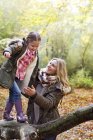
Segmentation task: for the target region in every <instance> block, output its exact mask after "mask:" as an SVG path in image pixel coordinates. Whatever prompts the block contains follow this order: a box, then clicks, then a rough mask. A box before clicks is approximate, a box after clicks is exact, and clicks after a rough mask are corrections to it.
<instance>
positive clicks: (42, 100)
mask: <svg viewBox="0 0 93 140" xmlns="http://www.w3.org/2000/svg"><path fill="white" fill-rule="evenodd" d="M24 91H25V93H26V94H27V95H29V96H30V97H31V98H32V99H33V100H34V102H35V103H36V104H37V105H39V106H40V107H41V108H43V109H50V108H53V107H55V106H57V105H58V103H59V101H60V99H62V97H63V94H62V93H61V91H60V89H56V90H55V91H53V92H51V93H48V94H47V95H46V96H45V97H44V96H42V95H39V94H37V93H36V91H35V88H34V87H32V88H29V87H28V88H25V89H24Z"/></svg>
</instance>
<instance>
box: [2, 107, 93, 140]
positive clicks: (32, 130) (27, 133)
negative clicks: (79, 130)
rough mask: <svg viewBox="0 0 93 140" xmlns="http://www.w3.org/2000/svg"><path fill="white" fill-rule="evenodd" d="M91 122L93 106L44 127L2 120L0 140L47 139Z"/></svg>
mask: <svg viewBox="0 0 93 140" xmlns="http://www.w3.org/2000/svg"><path fill="white" fill-rule="evenodd" d="M89 120H93V104H91V105H89V106H86V107H82V108H80V109H78V110H76V111H74V112H72V113H70V114H68V115H67V116H64V117H61V118H59V119H57V120H54V121H50V122H48V123H45V124H42V125H29V124H26V123H23V124H22V123H17V122H16V121H11V122H7V121H4V120H1V121H0V138H1V139H5V140H9V139H21V140H27V139H29V140H30V139H31V140H39V139H40V138H42V137H46V135H48V136H49V135H54V134H60V133H62V132H64V131H66V130H69V129H71V128H73V127H75V126H76V125H78V124H81V123H83V122H86V121H89Z"/></svg>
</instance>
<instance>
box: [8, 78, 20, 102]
mask: <svg viewBox="0 0 93 140" xmlns="http://www.w3.org/2000/svg"><path fill="white" fill-rule="evenodd" d="M18 82H21V81H20V80H19V79H17V80H15V81H14V83H13V85H12V87H11V88H10V89H9V101H10V102H15V101H17V100H19V99H20V98H21V90H20V88H19V86H18V84H17V83H18Z"/></svg>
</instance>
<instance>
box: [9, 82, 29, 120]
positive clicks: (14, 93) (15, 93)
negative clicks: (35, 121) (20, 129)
mask: <svg viewBox="0 0 93 140" xmlns="http://www.w3.org/2000/svg"><path fill="white" fill-rule="evenodd" d="M10 95H11V97H10V100H11V99H12V100H13V101H14V104H15V108H16V112H17V121H18V122H21V123H23V122H25V121H26V117H25V115H24V114H23V111H22V102H21V91H20V89H19V87H18V85H17V83H16V81H14V83H13V85H12V87H11V89H10Z"/></svg>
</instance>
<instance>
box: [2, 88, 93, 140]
mask: <svg viewBox="0 0 93 140" xmlns="http://www.w3.org/2000/svg"><path fill="white" fill-rule="evenodd" d="M7 97H8V90H7V89H3V88H0V119H2V114H3V110H4V106H5V101H6V99H7ZM22 100H23V109H24V112H25V111H26V108H27V99H26V98H25V97H22ZM91 103H93V89H87V90H86V89H74V91H73V92H72V93H71V94H69V95H66V96H64V97H63V99H62V101H61V102H60V104H59V107H58V109H59V112H60V115H61V116H64V115H67V114H68V113H70V112H72V111H74V110H76V109H78V108H80V107H83V106H87V105H89V104H91ZM13 115H15V117H16V113H15V109H13ZM57 140H93V121H89V122H85V123H82V124H80V125H78V126H76V127H74V128H72V129H70V130H68V131H66V132H63V133H62V134H60V135H59V136H58V137H57Z"/></svg>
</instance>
